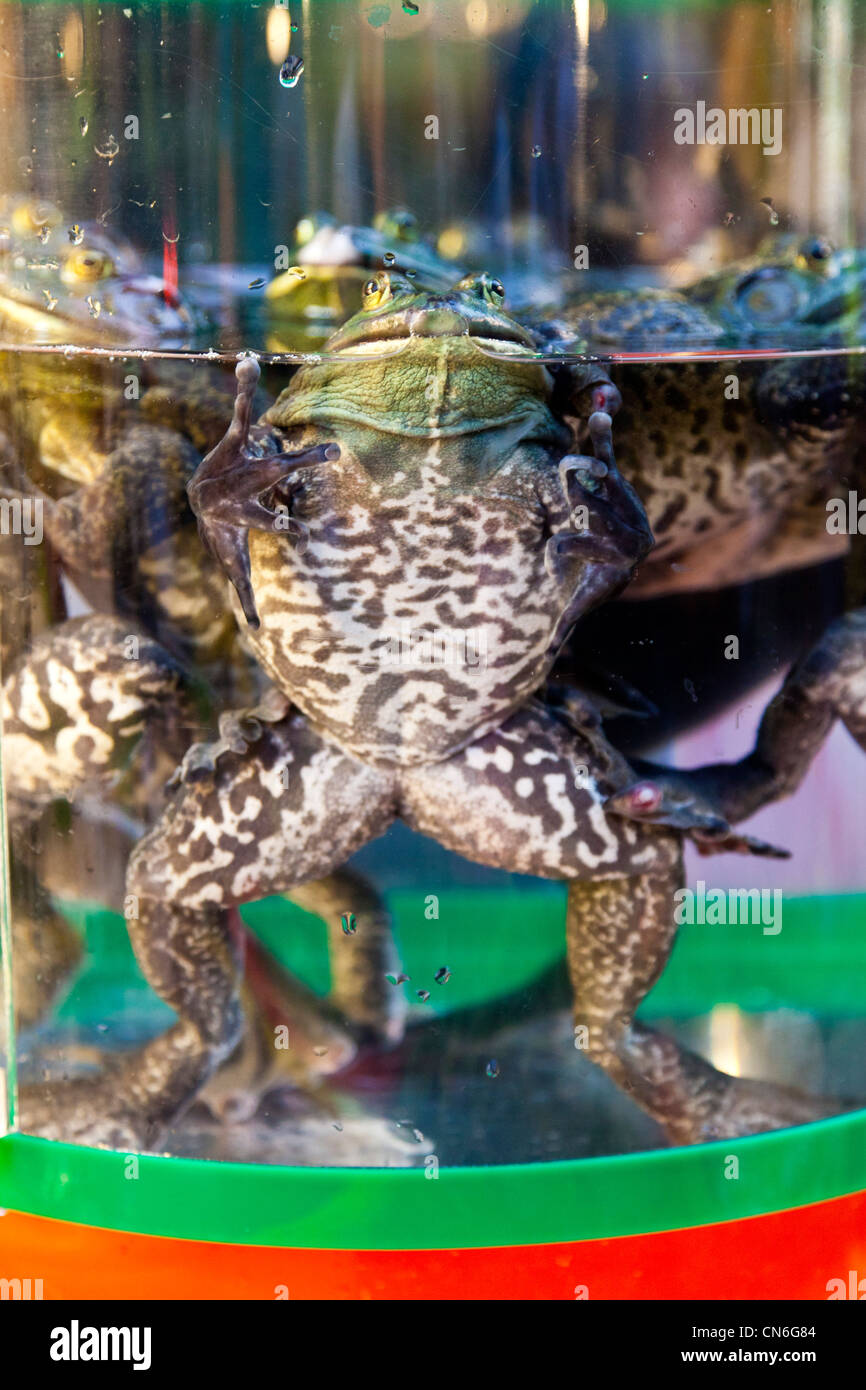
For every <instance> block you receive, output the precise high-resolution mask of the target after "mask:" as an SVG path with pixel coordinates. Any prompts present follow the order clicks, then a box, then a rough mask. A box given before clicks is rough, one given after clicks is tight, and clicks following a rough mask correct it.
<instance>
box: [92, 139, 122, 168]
mask: <svg viewBox="0 0 866 1390" xmlns="http://www.w3.org/2000/svg"><path fill="white" fill-rule="evenodd" d="M93 152H94V154H97V155H99V158H100V159H107V160H108V163H109V165H112V164H113V163H114V161H115V159H116V158H117V156H118V155H119V154H120V146H119V145H118V143H117V141H116V140H115V138H114V136H113V135H109V137H108V139H107V140H106V141H105V144H103V145H94V146H93Z"/></svg>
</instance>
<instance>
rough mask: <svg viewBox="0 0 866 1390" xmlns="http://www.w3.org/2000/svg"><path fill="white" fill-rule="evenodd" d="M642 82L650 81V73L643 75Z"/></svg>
mask: <svg viewBox="0 0 866 1390" xmlns="http://www.w3.org/2000/svg"><path fill="white" fill-rule="evenodd" d="M642 81H644V82H648V81H649V73H648V72H645V73H643V74H642Z"/></svg>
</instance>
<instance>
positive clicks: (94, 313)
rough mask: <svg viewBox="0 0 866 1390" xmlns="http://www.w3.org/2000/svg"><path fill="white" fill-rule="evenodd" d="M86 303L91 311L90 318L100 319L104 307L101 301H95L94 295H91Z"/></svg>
mask: <svg viewBox="0 0 866 1390" xmlns="http://www.w3.org/2000/svg"><path fill="white" fill-rule="evenodd" d="M85 302H86V304H87V307H88V309H89V310H90V317H91V318H92V319H98V318H99V315H100V314H101V313H102V305H101V303H100V302H99V300H98V299H94V298H93V295H92V294H89V295H88V296H87V299H86V301H85Z"/></svg>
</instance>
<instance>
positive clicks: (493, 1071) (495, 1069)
mask: <svg viewBox="0 0 866 1390" xmlns="http://www.w3.org/2000/svg"><path fill="white" fill-rule="evenodd" d="M484 1070H485V1071H486V1073H487V1075H488V1076H498V1075H499V1063H498V1062H497V1061H496V1059H495V1058H493V1059H491V1061H489V1062H488V1063H487V1066H486V1067H485V1069H484Z"/></svg>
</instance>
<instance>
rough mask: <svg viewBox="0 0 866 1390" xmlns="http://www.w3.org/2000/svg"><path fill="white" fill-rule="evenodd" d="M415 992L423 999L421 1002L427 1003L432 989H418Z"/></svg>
mask: <svg viewBox="0 0 866 1390" xmlns="http://www.w3.org/2000/svg"><path fill="white" fill-rule="evenodd" d="M415 993H416V994H417V996H418V998H419V999H420V1000H421V1003H422V1004H426V1003H427V1000H428V999H429V998H430V991H429V989H416V991H415Z"/></svg>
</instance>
